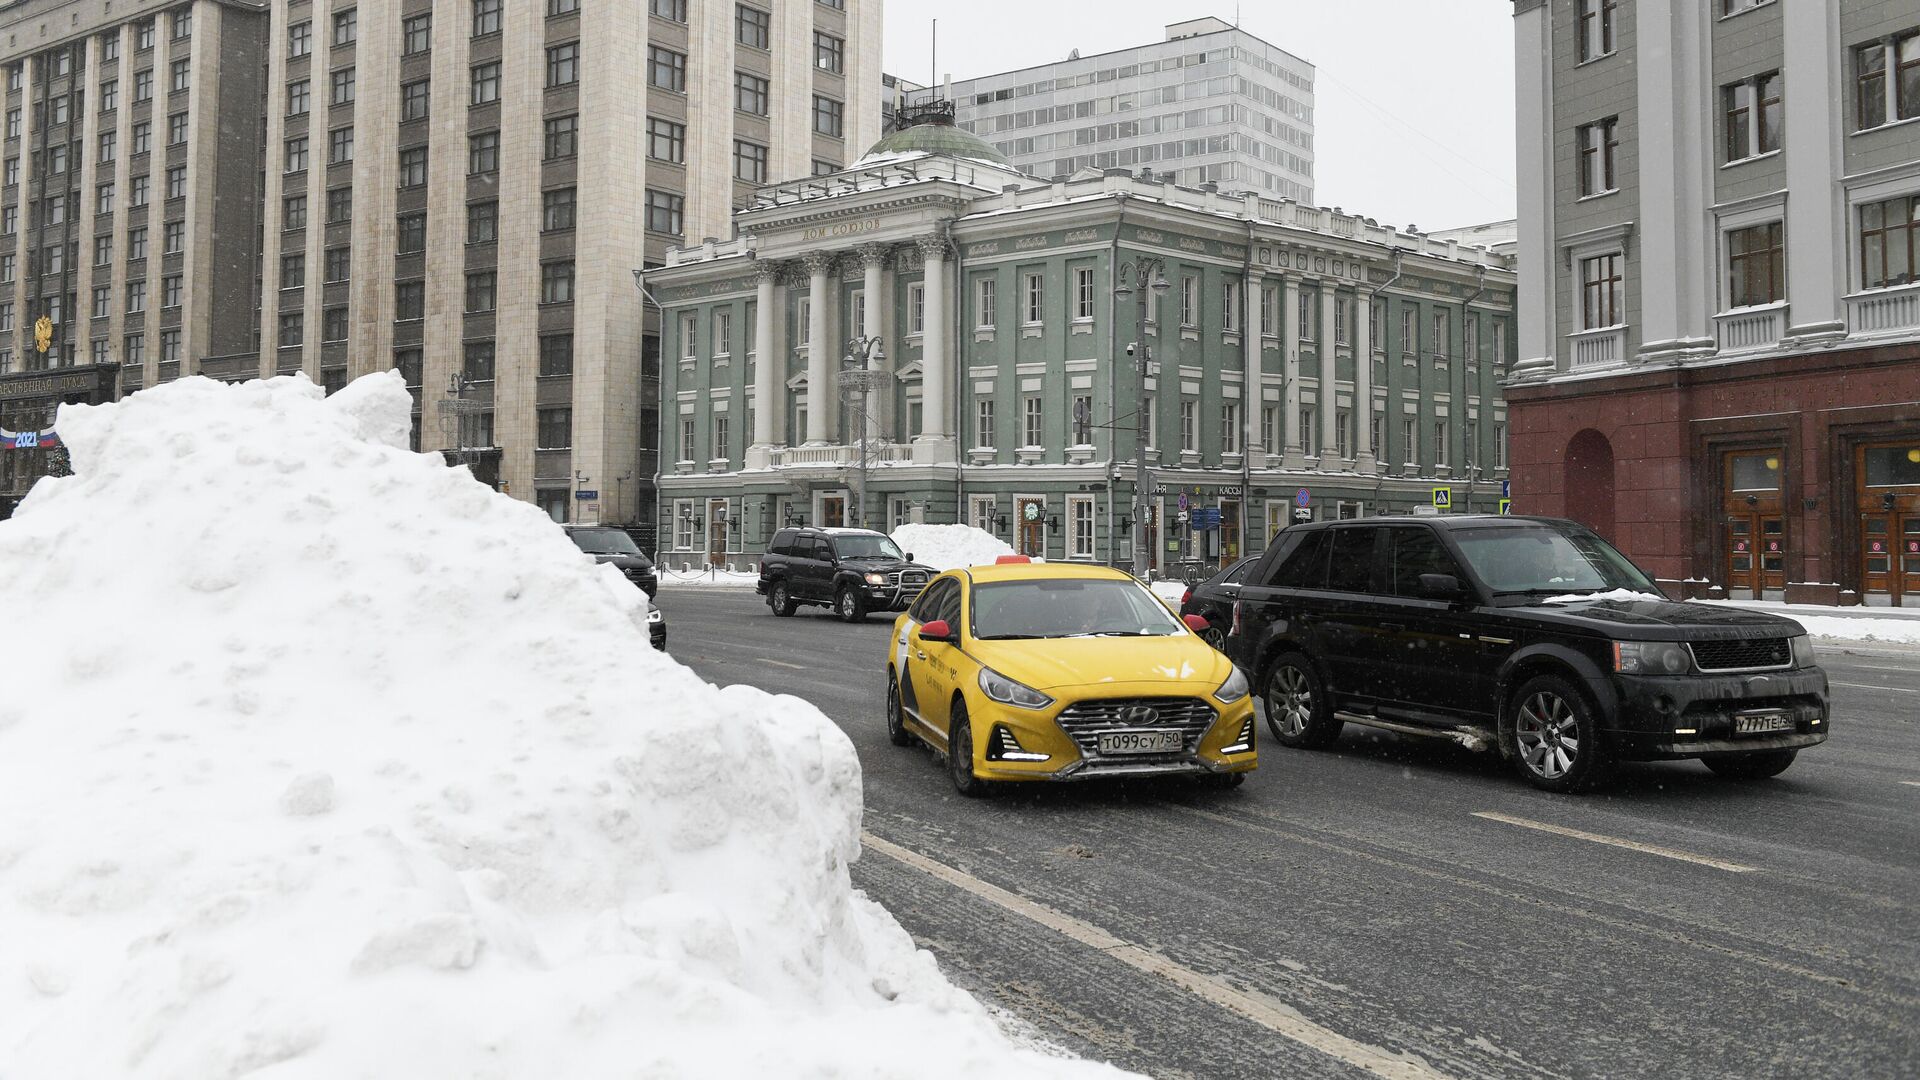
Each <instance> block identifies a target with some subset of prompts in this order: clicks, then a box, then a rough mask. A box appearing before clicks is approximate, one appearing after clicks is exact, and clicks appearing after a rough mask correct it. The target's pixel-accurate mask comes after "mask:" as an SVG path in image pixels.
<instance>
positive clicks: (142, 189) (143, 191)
mask: <svg viewBox="0 0 1920 1080" xmlns="http://www.w3.org/2000/svg"><path fill="white" fill-rule="evenodd" d="M147 184H148V179H147V178H146V177H144V176H135V177H132V178H130V179H129V180H128V181H127V205H128V206H130V207H134V208H136V209H137V208H139V207H142V206H145V205H147Z"/></svg>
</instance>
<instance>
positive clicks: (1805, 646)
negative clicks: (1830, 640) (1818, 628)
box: [1787, 634, 1813, 667]
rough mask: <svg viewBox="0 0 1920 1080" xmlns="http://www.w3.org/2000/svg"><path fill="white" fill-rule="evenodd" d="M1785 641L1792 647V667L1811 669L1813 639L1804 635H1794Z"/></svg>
mask: <svg viewBox="0 0 1920 1080" xmlns="http://www.w3.org/2000/svg"><path fill="white" fill-rule="evenodd" d="M1787 640H1788V644H1789V645H1791V646H1792V647H1793V666H1794V667H1812V666H1813V639H1812V638H1810V637H1808V636H1807V635H1805V634H1796V635H1794V636H1793V637H1791V638H1789V639H1787Z"/></svg>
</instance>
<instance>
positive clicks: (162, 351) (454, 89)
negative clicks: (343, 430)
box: [0, 0, 881, 523]
mask: <svg viewBox="0 0 1920 1080" xmlns="http://www.w3.org/2000/svg"><path fill="white" fill-rule="evenodd" d="M880 20H881V7H880V3H879V0H777V2H775V0H648V2H647V3H645V4H641V3H638V2H637V0H636V2H632V3H605V2H595V0H462V2H459V3H449V2H444V0H442V2H435V0H189V2H186V3H181V2H178V0H175V2H171V3H168V2H159V0H116V2H108V0H82V2H78V3H76V2H71V0H25V2H23V3H17V4H14V5H11V6H10V7H8V8H6V9H5V10H4V11H0V73H4V78H5V80H6V83H5V87H6V89H5V98H6V109H7V128H6V131H5V133H4V134H5V144H4V145H5V151H4V155H5V160H6V175H5V176H4V178H0V179H4V181H5V182H4V184H3V185H0V290H4V291H5V293H6V296H7V297H8V298H6V299H0V401H6V400H8V398H7V394H8V391H7V390H6V386H7V385H8V380H9V379H15V378H18V379H21V385H26V386H31V387H35V388H44V387H45V386H47V385H49V384H48V383H47V380H45V379H43V378H39V377H38V371H37V369H39V368H41V367H64V366H67V365H74V366H77V367H86V368H88V369H89V370H90V371H91V372H92V373H93V376H94V380H95V381H94V382H93V383H91V384H89V385H90V389H89V390H88V391H86V392H87V393H91V394H93V395H95V396H98V397H105V398H109V399H110V398H111V397H113V396H115V395H117V394H123V393H127V392H131V391H133V390H137V389H140V388H141V387H144V386H152V385H154V384H156V383H159V382H162V381H165V380H168V379H172V378H177V377H180V376H184V375H192V374H199V375H207V376H212V377H215V378H222V379H243V378H253V377H259V376H270V375H274V374H284V373H290V372H305V373H306V374H308V375H309V376H311V377H312V378H313V379H314V380H315V381H316V382H320V383H323V384H325V385H327V386H329V387H334V386H338V385H341V384H343V383H344V382H345V381H346V380H348V379H351V378H353V377H355V376H358V375H360V374H363V373H365V372H369V371H376V370H382V369H385V368H389V367H397V368H399V369H400V370H401V371H402V372H403V373H405V375H406V377H407V381H408V383H409V384H410V385H411V386H413V387H414V388H415V391H416V395H417V399H418V402H419V407H418V410H417V413H418V424H417V431H418V436H417V437H418V443H419V446H420V448H421V449H423V450H447V451H449V452H456V453H460V454H462V456H463V457H464V458H465V459H466V460H468V461H469V462H470V463H472V464H473V465H474V467H475V469H476V471H477V472H478V473H479V474H481V475H482V476H485V477H488V478H490V479H493V480H495V481H497V482H498V483H499V484H500V485H501V486H502V487H503V488H504V489H506V490H508V491H510V492H511V493H512V494H513V495H514V496H516V497H519V498H524V499H528V500H532V501H535V502H538V503H539V504H540V505H542V506H543V507H544V508H546V509H547V510H548V512H549V513H551V514H553V515H554V516H555V517H557V518H566V517H571V516H574V515H575V514H576V512H577V511H576V507H575V503H576V502H578V501H580V500H576V498H575V496H576V495H577V494H578V493H579V492H580V491H582V490H586V491H592V492H597V493H598V498H597V499H595V500H593V501H592V502H591V503H590V504H589V503H585V502H582V504H581V505H582V507H583V508H584V506H586V505H591V506H592V507H593V510H592V511H590V512H591V513H592V514H593V515H594V516H596V517H599V518H601V519H603V520H607V521H611V522H620V523H645V522H646V521H647V519H648V518H649V516H650V512H651V509H652V507H653V505H654V500H653V497H652V495H651V492H650V490H649V488H650V483H651V477H652V475H653V473H654V471H655V470H656V467H657V466H656V462H655V447H653V446H652V445H651V443H650V442H648V441H647V437H648V436H650V434H651V433H652V432H654V431H655V430H657V427H658V425H657V423H656V422H655V420H654V413H655V410H656V409H657V395H658V376H657V342H658V332H657V327H658V324H657V314H656V313H655V312H654V311H652V310H651V309H649V308H648V307H647V306H646V305H645V302H644V300H643V297H642V294H641V293H640V291H639V290H638V289H636V288H635V284H634V279H633V276H632V271H633V270H634V268H636V267H643V266H647V265H653V264H657V263H659V262H660V261H661V260H662V259H663V258H664V253H665V251H666V250H667V249H668V248H669V247H671V246H676V245H679V244H683V243H687V242H698V241H699V239H700V238H701V237H704V236H709V235H726V233H727V231H728V229H729V227H730V216H731V214H732V212H733V209H734V207H735V205H736V201H737V200H739V199H741V198H743V197H744V196H745V195H746V194H747V193H748V192H751V191H753V190H754V189H756V188H758V187H759V186H761V185H763V184H766V183H769V182H772V181H775V180H780V179H787V178H795V177H802V176H807V175H810V174H813V173H817V172H828V171H833V170H837V169H839V168H840V167H842V166H843V165H845V164H846V163H847V162H848V161H849V160H851V158H852V157H853V156H854V155H855V154H856V153H858V152H859V151H860V150H861V149H862V148H864V147H866V146H867V145H869V144H871V143H872V141H873V140H874V139H876V138H877V137H878V136H879V130H880V106H881V101H880V98H879V95H878V94H877V93H876V92H875V88H876V87H877V85H878V83H879V80H880V65H879V58H880V32H881V21H880ZM41 315H47V316H49V318H50V321H51V323H52V326H53V342H52V346H51V348H50V349H49V351H48V352H47V353H45V354H41V353H39V351H38V350H37V349H36V348H33V345H34V342H33V338H32V326H33V324H34V322H35V321H36V320H37V319H38V317H39V316H41ZM28 375H33V376H35V377H34V378H32V379H25V378H24V376H28ZM71 381H72V380H62V381H61V383H60V385H63V386H64V385H66V384H67V383H68V382H71ZM63 392H64V391H63ZM451 398H458V399H459V400H461V401H463V402H464V404H463V405H460V406H457V408H459V409H461V410H463V411H462V412H460V413H459V414H458V415H459V416H460V417H461V420H460V422H459V423H457V424H456V423H453V422H452V421H453V419H454V415H455V414H454V413H453V412H452V411H450V408H452V407H450V408H442V402H443V401H446V400H448V399H451ZM22 401H23V402H24V403H22V404H19V405H17V406H15V407H13V411H26V412H31V411H34V410H36V409H44V407H46V406H48V405H50V404H51V402H52V398H50V397H48V396H47V395H46V394H45V393H42V392H41V390H40V389H36V390H35V391H34V395H33V396H32V400H31V401H26V399H24V398H23V399H22ZM7 408H8V407H7V406H0V409H7ZM14 465H15V466H19V465H20V463H19V462H15V463H14ZM33 475H34V473H33V470H32V469H30V468H26V467H24V466H21V467H18V468H13V469H12V471H11V472H6V473H0V479H4V480H5V481H6V482H8V483H11V484H12V485H13V486H14V488H16V489H18V490H24V487H23V486H22V485H24V484H26V483H30V482H31V480H32V478H33Z"/></svg>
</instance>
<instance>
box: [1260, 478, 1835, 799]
mask: <svg viewBox="0 0 1920 1080" xmlns="http://www.w3.org/2000/svg"><path fill="white" fill-rule="evenodd" d="M1227 652H1228V654H1229V655H1230V656H1232V657H1233V659H1234V662H1235V663H1237V664H1238V665H1239V666H1240V667H1241V669H1242V670H1244V671H1246V672H1247V673H1248V675H1249V676H1250V677H1251V678H1252V679H1253V681H1254V688H1255V693H1257V694H1258V695H1259V696H1260V701H1261V703H1262V706H1263V707H1264V709H1265V712H1266V717H1267V725H1268V727H1269V728H1270V730H1271V731H1272V733H1273V736H1274V738H1276V739H1278V740H1279V741H1280V742H1281V743H1282V744H1284V745H1286V746H1293V747H1322V746H1326V745H1328V744H1329V743H1331V742H1332V741H1333V740H1334V739H1335V737H1337V736H1338V735H1339V733H1340V728H1341V725H1342V724H1344V723H1353V724H1361V725H1365V726H1368V727H1377V728H1385V729H1387V730H1390V731H1396V732H1401V733H1404V734H1410V735H1428V736H1437V737H1441V738H1450V739H1453V740H1455V741H1457V742H1460V743H1462V744H1464V745H1467V746H1469V747H1473V748H1475V749H1488V748H1492V747H1498V748H1499V750H1500V753H1501V754H1502V755H1503V756H1504V757H1505V758H1506V759H1507V760H1508V761H1510V762H1512V763H1513V764H1514V765H1515V767H1516V768H1517V769H1518V770H1519V771H1520V773H1521V775H1523V776H1525V777H1526V778H1527V779H1528V780H1529V781H1531V782H1532V783H1533V784H1534V785H1535V786H1537V787H1541V788H1545V789H1547V790H1549V791H1573V790H1579V789H1582V788H1585V787H1588V786H1590V785H1592V784H1593V783H1595V782H1596V781H1598V780H1599V779H1600V778H1601V777H1602V776H1603V775H1605V773H1606V772H1607V769H1608V767H1609V766H1610V765H1611V764H1612V763H1613V762H1615V761H1619V760H1639V761H1654V760H1667V759H1679V758H1699V759H1700V760H1701V761H1702V762H1704V763H1705V764H1706V765H1707V767H1708V768H1710V769H1712V770H1713V771H1714V772H1716V773H1719V774H1721V775H1722V776H1730V777H1740V778H1756V777H1766V776H1774V775H1777V774H1778V773H1780V772H1782V771H1783V770H1785V769H1786V768H1787V766H1789V765H1791V764H1793V759H1794V755H1795V754H1796V753H1798V752H1799V750H1800V749H1801V748H1803V747H1808V746H1813V745H1815V744H1817V743H1820V742H1823V741H1825V740H1826V737H1827V727H1828V724H1829V718H1828V715H1827V675H1826V672H1825V671H1823V670H1821V669H1820V668H1819V667H1818V666H1816V665H1815V664H1814V659H1813V647H1812V645H1811V644H1809V642H1808V640H1807V636H1806V633H1805V631H1804V630H1802V629H1801V627H1800V624H1799V623H1796V622H1794V621H1793V620H1791V619H1785V618H1781V617H1779V616H1776V615H1768V614H1765V613H1762V612H1755V611H1745V610H1737V609H1731V608H1723V607H1715V606H1709V605H1704V604H1684V603H1674V602H1672V601H1669V600H1666V599H1664V598H1663V597H1662V596H1661V595H1660V592H1659V589H1658V587H1657V586H1655V584H1654V583H1653V581H1652V580H1651V579H1649V578H1648V576H1647V575H1646V574H1645V573H1644V572H1643V571H1641V570H1640V569H1639V568H1638V567H1636V566H1634V565H1633V563H1631V562H1629V561H1628V560H1627V558H1626V556H1624V555H1622V554H1620V552H1619V551H1617V550H1615V549H1614V548H1613V547H1612V545H1610V544H1608V543H1607V542H1606V541H1605V540H1602V539H1601V538H1600V537H1599V536H1597V535H1595V534H1594V533H1593V532H1591V531H1589V530H1588V529H1586V528H1585V527H1584V526H1581V525H1578V524H1576V523H1574V522H1571V521H1560V520H1555V519H1552V518H1528V517H1488V516H1461V517H1452V516H1448V517H1437V516H1429V517H1386V518H1365V519H1360V520H1349V521H1338V522H1319V523H1314V524H1310V525H1297V526H1294V527H1292V528H1288V529H1284V530H1282V531H1281V532H1280V533H1279V534H1278V535H1276V536H1275V538H1274V543H1273V545H1272V546H1271V547H1270V548H1269V549H1268V551H1267V554H1266V555H1265V556H1264V557H1262V559H1261V561H1260V562H1259V564H1257V565H1256V566H1255V567H1254V569H1253V572H1252V573H1250V574H1248V575H1247V578H1246V582H1245V584H1244V585H1242V586H1241V588H1240V595H1239V598H1238V600H1237V601H1236V602H1235V604H1234V609H1233V626H1232V629H1231V632H1230V633H1229V635H1228V637H1227Z"/></svg>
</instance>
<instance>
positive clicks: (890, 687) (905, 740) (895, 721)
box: [887, 671, 913, 746]
mask: <svg viewBox="0 0 1920 1080" xmlns="http://www.w3.org/2000/svg"><path fill="white" fill-rule="evenodd" d="M887 741H888V742H890V743H892V744H893V745H895V746H911V745H913V736H912V735H911V734H909V733H908V732H907V717H906V713H905V712H904V711H903V710H902V709H901V707H900V679H899V678H898V677H897V676H895V675H894V673H893V672H892V671H888V672H887Z"/></svg>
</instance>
